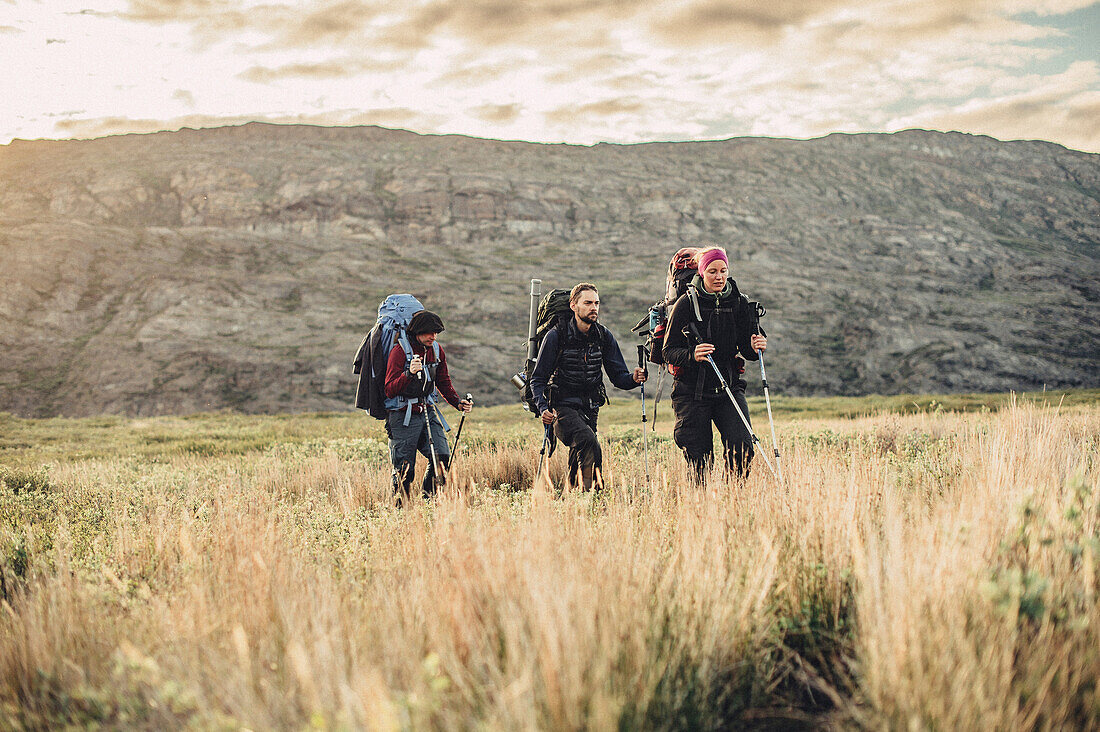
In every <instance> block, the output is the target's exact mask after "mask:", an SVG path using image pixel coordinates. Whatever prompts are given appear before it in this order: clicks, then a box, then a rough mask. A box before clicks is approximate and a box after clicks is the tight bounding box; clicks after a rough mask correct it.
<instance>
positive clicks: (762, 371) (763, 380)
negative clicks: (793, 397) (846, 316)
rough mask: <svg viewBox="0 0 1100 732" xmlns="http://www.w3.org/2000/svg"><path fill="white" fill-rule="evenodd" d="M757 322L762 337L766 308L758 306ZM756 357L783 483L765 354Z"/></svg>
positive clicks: (777, 469)
mask: <svg viewBox="0 0 1100 732" xmlns="http://www.w3.org/2000/svg"><path fill="white" fill-rule="evenodd" d="M756 311H757V321H756V334H757V335H760V317H761V316H762V315H764V313H765V312H767V311H765V310H764V306H763V305H761V304H760V303H757V304H756ZM756 356H757V357H758V358H759V359H760V383H761V384H763V385H764V403H765V404H767V405H768V425H769V426H770V427H771V429H772V451H773V452H774V453H775V469H776V471H778V473H779V482H780V483H782V482H783V466H782V464H781V463H780V462H779V442H778V441H777V440H776V439H775V420H774V419H772V397H771V393H770V391H769V390H768V372H767V371H766V370H765V369H764V352H763V351H760V350H757V351H756Z"/></svg>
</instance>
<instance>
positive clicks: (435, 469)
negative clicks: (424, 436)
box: [424, 400, 447, 491]
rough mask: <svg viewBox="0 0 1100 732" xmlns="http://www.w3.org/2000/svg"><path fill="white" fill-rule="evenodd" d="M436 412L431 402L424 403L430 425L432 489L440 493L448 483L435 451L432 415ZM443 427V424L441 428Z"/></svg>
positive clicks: (425, 419) (429, 443) (425, 413)
mask: <svg viewBox="0 0 1100 732" xmlns="http://www.w3.org/2000/svg"><path fill="white" fill-rule="evenodd" d="M433 412H435V405H434V404H432V403H431V402H429V401H427V400H425V401H424V421H425V422H427V425H428V446H429V449H430V450H431V453H432V457H431V463H432V465H431V470H432V489H433V490H435V491H438V490H439V489H440V488H442V487H443V483H444V482H445V481H446V479H447V478H446V476H444V475H443V471H442V470H440V468H439V455H437V454H436V451H435V440H434V439H432V413H433ZM442 426H443V425H442V424H441V425H440V427H442ZM444 439H446V437H445V436H444Z"/></svg>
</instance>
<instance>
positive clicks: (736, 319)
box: [663, 277, 762, 399]
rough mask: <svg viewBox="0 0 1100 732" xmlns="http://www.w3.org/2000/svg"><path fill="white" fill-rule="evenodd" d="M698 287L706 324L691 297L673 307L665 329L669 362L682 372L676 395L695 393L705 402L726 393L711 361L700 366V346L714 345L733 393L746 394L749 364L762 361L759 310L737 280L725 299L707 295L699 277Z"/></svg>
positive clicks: (716, 359) (729, 285) (731, 283)
mask: <svg viewBox="0 0 1100 732" xmlns="http://www.w3.org/2000/svg"><path fill="white" fill-rule="evenodd" d="M694 284H695V291H696V293H697V298H698V303H699V315H700V318H701V319H700V318H696V315H695V307H694V306H693V304H692V301H691V292H690V291H689V292H688V293H686V294H684V295H681V296H680V299H679V300H677V301H676V304H675V305H673V307H672V312H671V314H670V315H669V318H668V325H667V326H666V328H665V340H664V346H663V349H664V359H665V362H666V363H668V364H670V365H672V366H675V367H676V377H675V378H676V383H675V386H674V387H673V395H674V396H679V395H684V394H689V393H690V394H693V395H694V397H695V398H696V399H700V398H703V397H708V396H712V395H715V394H719V393H721V388H722V386H721V383H720V382H719V381H718V377H717V376H716V375H715V373H714V369H712V368H711V366H710V364H709V363H707V362H705V361H704V362H702V363H700V362H698V361H696V360H695V346H696V345H698V344H699V343H710V344H712V345H713V346H714V353H713V354H712V358H713V359H714V363H715V364H717V366H718V368H719V370H720V371H721V372H722V376H723V377H725V379H726V381H727V382H728V383H729V385H730V386H731V387H735V386H741V388H744V386H743V383H739V382H741V372H742V370H743V368H744V361H745V360H748V361H756V360H759V356H758V355H757V354H756V351H754V350H753V348H752V340H751V339H752V336H753V334H755V333H757V332H758V330H757V329H758V328H759V325H760V323H759V318H758V317H757V314H756V309H755V308H754V307H753V306H752V305H750V304H749V301H748V299H747V298H746V297H745V296H744V295H742V294H741V291H740V290H738V289H737V283H736V282H734V281H733V280H727V283H726V289H725V290H724V291H723V292H722V293H721V294H720V295H715V294H712V293H708V292H706V291H705V290H704V289H703V287H702V284H701V281H700V280H699V278H698V277H696V279H695V281H694ZM761 332H762V331H761ZM695 333H697V334H698V336H699V338H698V339H696V337H695Z"/></svg>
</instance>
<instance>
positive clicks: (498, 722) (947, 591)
mask: <svg viewBox="0 0 1100 732" xmlns="http://www.w3.org/2000/svg"><path fill="white" fill-rule="evenodd" d="M532 431H534V430H532ZM464 438H465V435H464ZM604 439H605V442H606V444H607V448H608V449H607V460H608V465H607V471H606V474H605V480H606V481H607V485H608V488H607V490H605V491H604V492H602V493H600V494H598V495H590V494H583V493H581V494H579V493H571V492H568V491H566V492H565V493H564V494H562V495H561V496H560V497H556V496H555V491H554V490H550V489H538V490H529V487H530V484H531V481H532V480H533V478H534V472H535V466H536V465H537V463H538V448H539V444H538V440H539V436H538V435H537V434H533V436H532V438H531V440H530V441H529V443H524V442H516V443H514V444H507V445H504V446H496V445H495V444H492V441H488V442H485V443H479V442H478V441H476V440H471V443H470V444H471V449H470V451H469V452H468V453H466V454H465V455H464V456H463V457H462V459H461V460H460V461H459V462H458V467H457V469H456V470H455V471H454V473H453V474H452V476H451V481H450V484H449V487H448V488H447V489H446V490H445V491H444V492H443V493H442V494H441V495H439V496H437V497H436V498H435V499H434V500H433V501H431V502H430V503H428V502H423V501H419V500H417V501H415V502H414V503H413V505H412V506H411V507H407V508H406V509H404V510H399V509H396V508H394V507H393V506H392V491H391V488H390V481H389V471H388V466H387V465H386V462H385V455H384V453H381V452H380V451H379V450H378V449H376V446H374V445H373V443H365V442H364V443H356V442H354V440H352V441H349V440H348V439H347V438H341V440H340V441H331V442H326V441H325V440H324V439H323V436H322V437H320V438H319V439H318V440H316V441H315V442H313V443H309V444H308V445H305V446H304V447H303V446H302V445H298V446H294V445H286V446H279V445H276V446H274V447H271V446H267V447H264V448H263V449H258V450H254V451H250V452H246V453H244V454H229V455H204V454H181V455H178V456H175V457H170V458H166V459H162V460H159V461H157V462H151V461H149V460H148V459H147V458H144V457H142V456H137V455H135V456H132V457H123V458H117V459H73V460H65V459H61V460H57V461H55V462H52V463H51V464H50V466H49V467H48V470H47V471H46V472H44V473H43V474H42V478H41V480H39V479H35V480H34V481H32V480H29V479H27V480H21V479H20V480H17V478H18V476H15V474H14V473H9V477H8V478H5V479H4V486H3V487H0V504H2V505H0V515H2V516H4V517H5V518H4V519H3V522H2V523H0V573H2V574H0V577H2V578H3V586H2V590H3V602H2V603H0V726H5V727H10V728H16V729H19V728H27V729H32V728H44V727H52V726H59V725H63V724H78V725H87V724H91V723H93V722H94V723H97V724H106V725H107V726H114V727H132V726H138V727H146V728H165V727H180V726H185V725H188V724H190V725H194V726H198V727H202V728H222V727H224V728H227V729H232V728H237V727H241V726H245V727H249V728H254V729H255V728H263V729H282V728H301V727H302V726H309V725H312V726H314V727H319V728H330V727H337V728H370V729H400V728H438V729H468V728H472V727H485V728H490V729H536V728H538V729H547V728H549V729H581V728H596V729H606V728H624V729H682V728H720V727H727V726H731V725H735V726H742V727H745V726H752V725H768V724H776V723H778V722H784V723H786V724H814V725H836V726H841V727H867V728H874V729H883V728H891V729H896V728H908V729H978V728H981V729H1037V728H1070V727H1090V726H1091V727H1093V728H1095V727H1096V726H1098V725H1100V696H1098V691H1097V688H1098V686H1097V684H1098V681H1100V607H1098V604H1097V583H1098V582H1100V574H1098V567H1100V563H1098V559H1100V557H1098V556H1097V555H1098V554H1100V492H1097V490H1096V482H1097V472H1098V468H1097V461H1098V454H1100V410H1097V409H1095V408H1090V409H1083V410H1082V409H1079V410H1075V411H1073V412H1066V413H1061V412H1059V411H1057V410H1055V409H1050V408H1039V407H1036V406H1033V405H1023V404H1020V405H1015V406H1012V407H1010V408H1007V409H1005V410H1003V411H1000V412H997V413H985V414H982V413H971V414H965V415H960V414H951V413H937V414H931V413H922V414H918V415H910V416H898V415H882V416H878V417H870V418H861V419H858V420H852V421H849V420H822V421H816V422H803V423H798V424H793V423H792V424H787V425H785V426H784V429H783V430H782V433H781V443H782V444H781V450H782V451H783V455H784V473H785V475H786V477H787V482H786V484H785V485H782V486H780V485H777V484H776V483H775V481H774V480H772V479H771V478H770V476H769V475H768V473H767V471H766V470H764V469H762V468H763V466H762V465H760V466H757V467H758V468H760V469H754V471H753V472H752V474H751V475H750V477H749V478H748V479H747V480H745V481H743V482H736V481H734V482H730V481H727V480H726V478H725V476H723V475H721V474H714V475H712V476H710V479H709V480H708V482H707V483H706V484H705V485H704V486H694V485H692V484H691V482H690V480H689V475H688V471H687V469H686V466H685V464H684V462H683V460H682V459H681V458H680V456H679V454H678V453H676V452H675V450H674V448H673V447H672V446H671V444H670V443H669V442H668V440H667V439H666V440H655V441H653V442H651V444H650V450H651V458H654V464H655V466H656V467H655V468H654V469H653V471H652V476H653V479H652V481H651V486H650V487H649V488H648V489H647V488H646V484H645V475H644V467H643V466H642V464H641V452H640V444H635V443H636V442H637V441H636V440H632V439H626V437H625V436H624V437H623V439H619V438H618V437H617V436H616V434H615V433H614V432H612V433H611V434H610V435H609V436H608V435H605V437H604ZM563 452H564V451H563ZM563 463H564V457H563V456H561V455H558V456H555V458H554V461H553V463H552V466H551V470H550V481H551V483H552V484H554V485H555V486H560V485H561V483H562V482H563V480H564V475H563V473H564V466H563ZM13 476H14V477H13ZM17 483H18V485H20V486H30V487H27V488H25V489H23V490H19V491H18V492H17V491H16V490H15V489H14V488H13V487H12V486H14V485H16V484H17Z"/></svg>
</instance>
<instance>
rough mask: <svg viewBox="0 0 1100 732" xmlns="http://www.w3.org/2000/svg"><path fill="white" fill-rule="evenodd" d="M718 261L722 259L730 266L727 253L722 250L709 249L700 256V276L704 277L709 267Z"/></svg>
mask: <svg viewBox="0 0 1100 732" xmlns="http://www.w3.org/2000/svg"><path fill="white" fill-rule="evenodd" d="M716 259H721V260H722V261H723V262H725V263H726V266H727V267H728V266H730V260H729V258H728V257H726V253H725V252H723V251H722V250H721V249H708V250H707V251H705V252H703V253H702V254H701V255H700V256H699V274H700V275H702V274H703V272H704V271H705V270H706V268H707V265H708V264H710V263H711V262H713V261H714V260H716Z"/></svg>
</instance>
